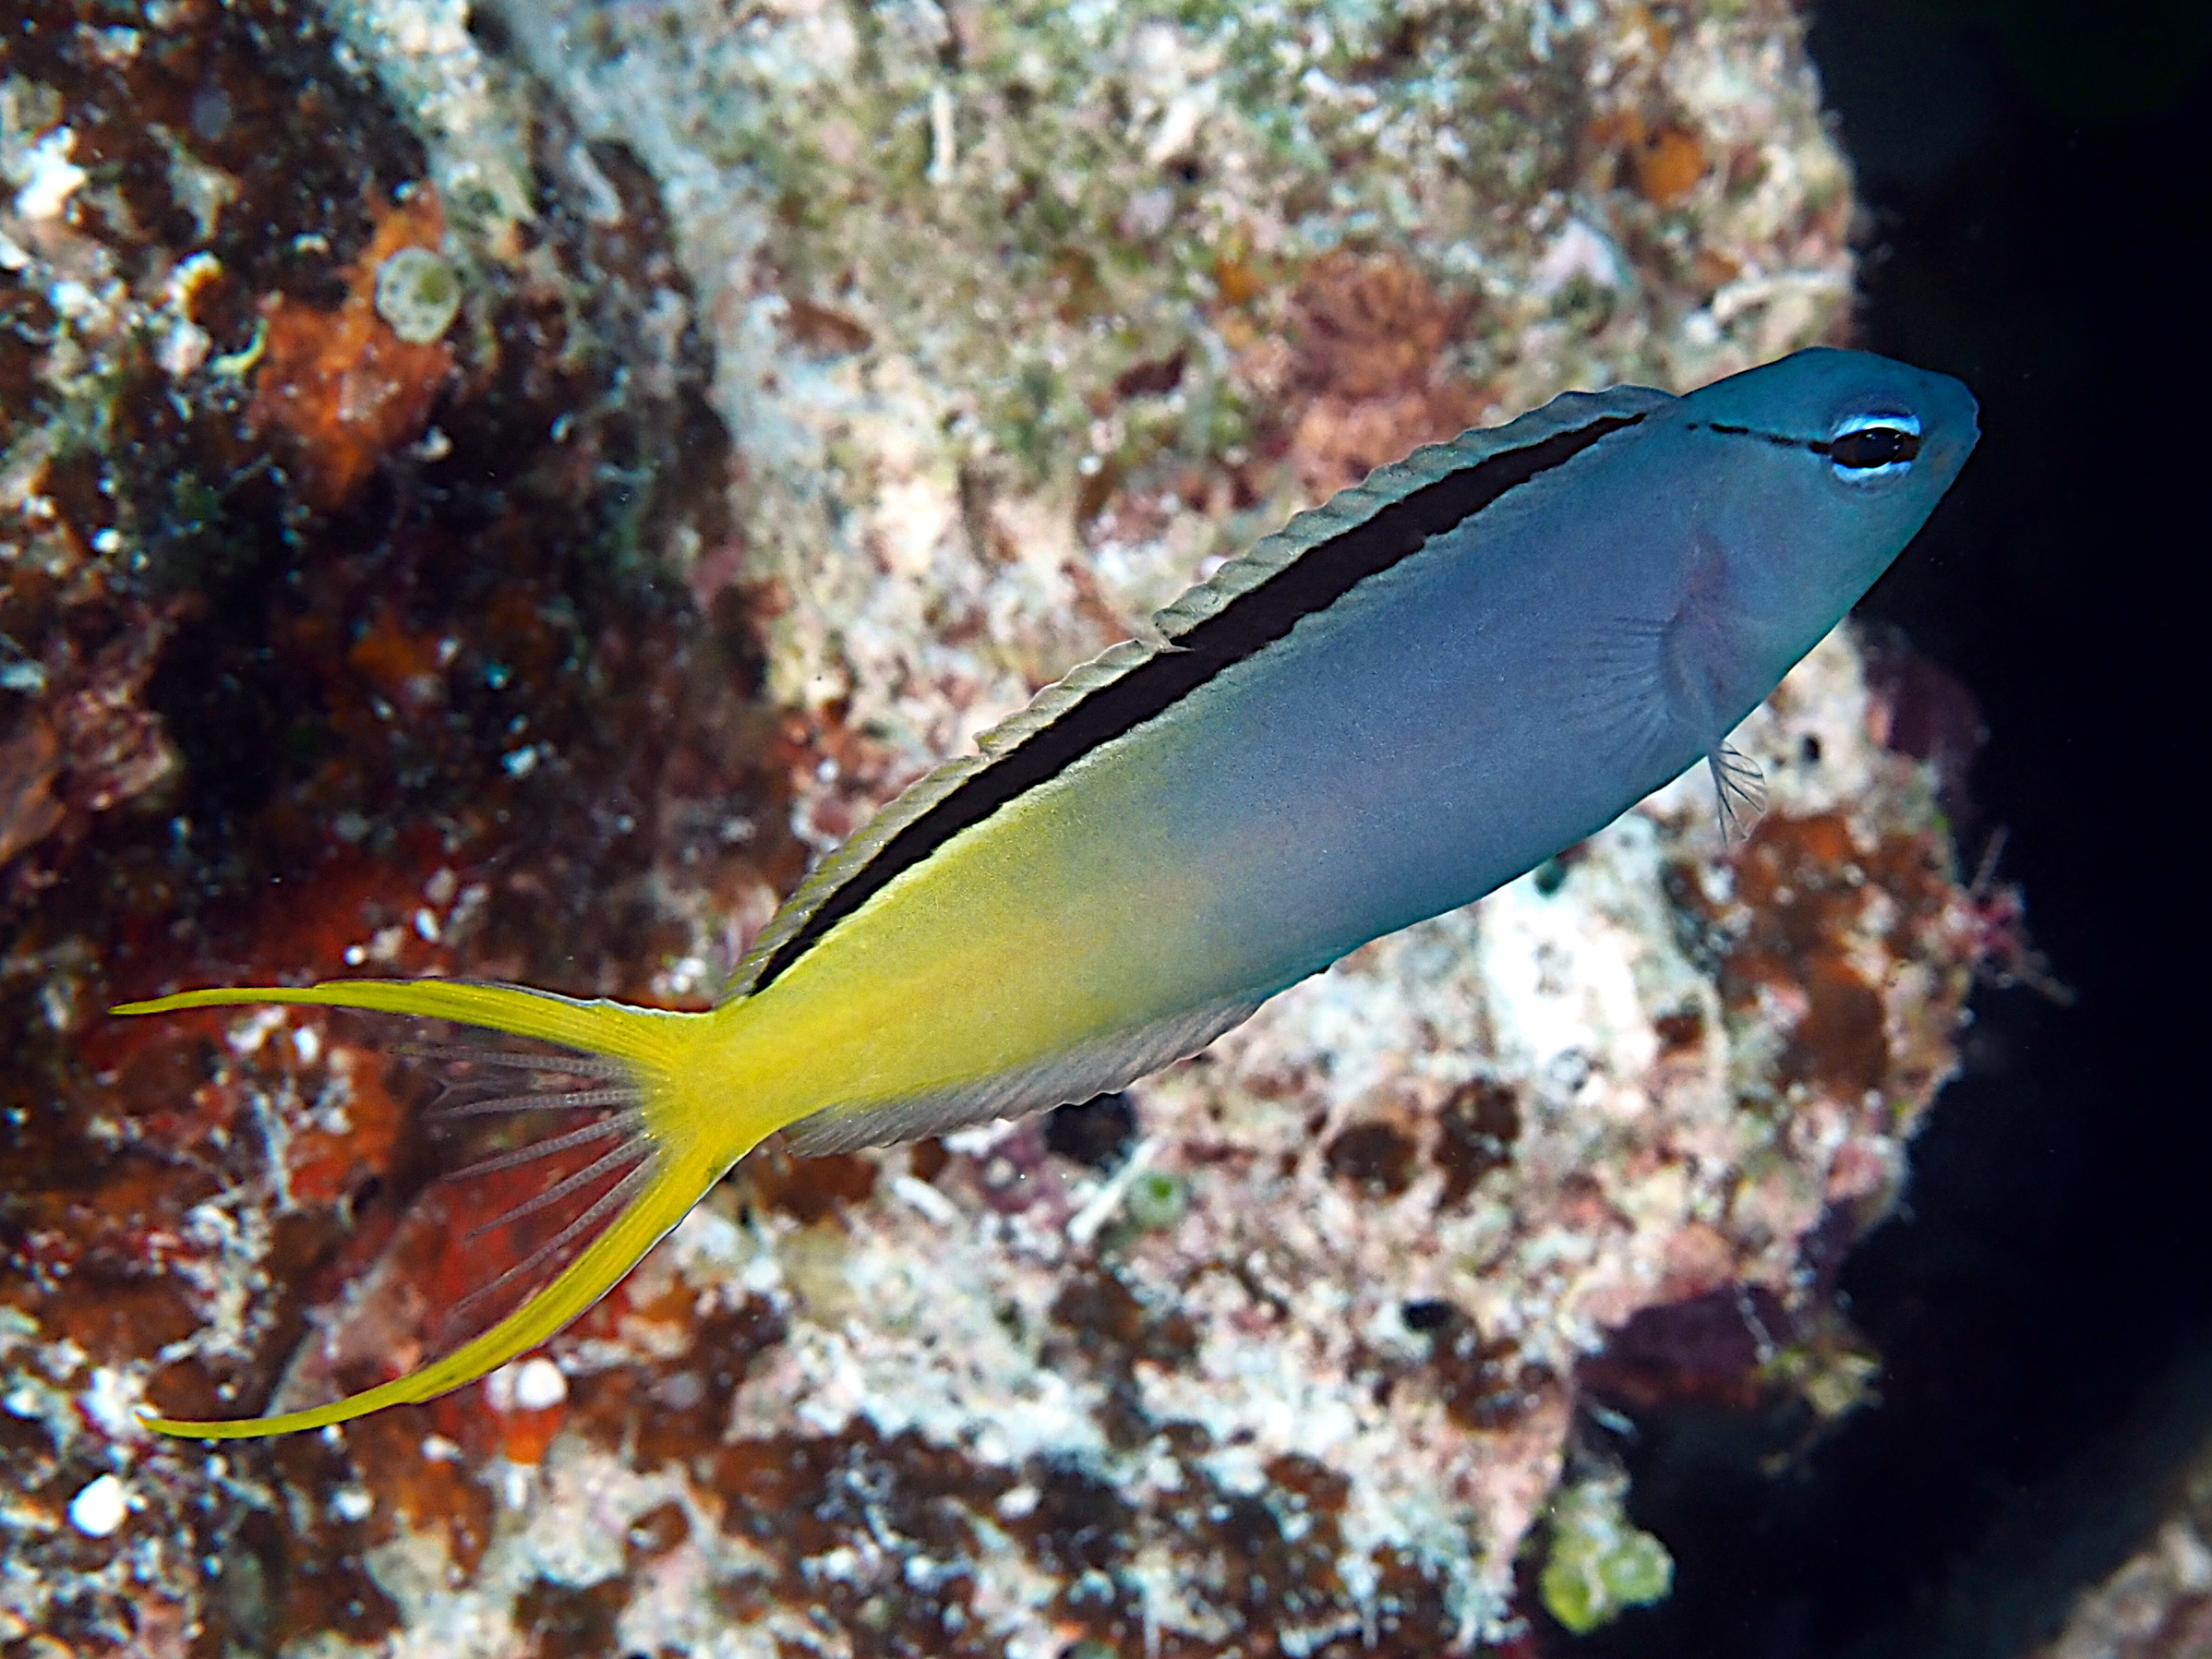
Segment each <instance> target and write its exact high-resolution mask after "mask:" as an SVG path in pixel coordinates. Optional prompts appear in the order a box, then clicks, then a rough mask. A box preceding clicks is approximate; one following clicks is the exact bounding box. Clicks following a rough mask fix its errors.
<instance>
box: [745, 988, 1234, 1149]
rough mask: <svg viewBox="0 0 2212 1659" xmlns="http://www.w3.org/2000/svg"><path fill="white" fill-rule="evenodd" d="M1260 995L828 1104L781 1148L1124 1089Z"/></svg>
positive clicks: (1217, 1030) (1201, 1043)
mask: <svg viewBox="0 0 2212 1659" xmlns="http://www.w3.org/2000/svg"><path fill="white" fill-rule="evenodd" d="M1266 1000H1267V999H1266V998H1265V997H1237V998H1232V999H1230V1000H1226V1001H1223V1002H1219V1003H1208V1004H1205V1005H1204V1006H1203V1007H1198V1008H1193V1009H1191V1010H1190V1011H1188V1012H1187V1013H1184V1014H1177V1015H1172V1016H1169V1017H1168V1018H1166V1019H1162V1020H1157V1021H1155V1022H1153V1023H1152V1024H1151V1025H1148V1026H1138V1027H1136V1028H1134V1029H1131V1030H1126V1031H1117V1032H1114V1033H1113V1034H1112V1035H1111V1036H1108V1037H1101V1038H1096V1039H1093V1040H1090V1041H1088V1042H1081V1043H1077V1044H1076V1045H1075V1046H1074V1047H1073V1048H1069V1049H1065V1050H1063V1051H1062V1052H1059V1053H1057V1054H1054V1055H1052V1057H1050V1058H1049V1059H1045V1060H1041V1061H1039V1062H1037V1063H1036V1064H1032V1065H1028V1066H1020V1067H1016V1068H1015V1069H1014V1070H1011V1071H1004V1072H999V1073H995V1074H993V1075H992V1076H989V1077H981V1078H978V1079H977V1080H976V1081H974V1082H972V1083H964V1084H959V1085H956V1086H955V1087H953V1088H940V1089H932V1090H930V1091H929V1092H927V1093H925V1094H915V1095H907V1096H904V1097H902V1098H900V1099H898V1100H880V1101H873V1102H871V1103H869V1104H866V1105H860V1106H827V1107H824V1108H823V1110H822V1111H820V1112H815V1113H814V1114H813V1115H812V1116H811V1117H804V1118H801V1119H799V1122H797V1123H796V1124H791V1125H790V1126H789V1127H787V1129H785V1130H784V1131H783V1136H782V1138H783V1144H784V1146H785V1147H786V1148H788V1149H789V1150H791V1151H793V1152H796V1153H799V1155H800V1156H802V1157H813V1156H816V1155H818V1154H820V1153H823V1152H851V1151H855V1150H857V1149H858V1148H861V1147H884V1146H890V1145H892V1144H893V1143H895V1142H897V1141H902V1140H917V1139H919V1138H920V1137H921V1136H925V1135H944V1134H947V1133H949V1132H950V1131H952V1130H955V1129H964V1128H966V1127H968V1125H969V1124H987V1123H989V1122H991V1121H992V1119H993V1118H1003V1117H1019V1116H1021V1115H1022V1114H1023V1113H1025V1112H1041V1111H1043V1110H1044V1109H1045V1108H1046V1107H1049V1106H1064V1105H1068V1104H1071V1103H1073V1102H1075V1101H1078V1100H1089V1099H1090V1098H1091V1097H1092V1096H1094V1095H1102V1094H1111V1093H1112V1092H1113V1091H1114V1090H1115V1089H1117V1088H1127V1087H1128V1086H1129V1085H1130V1084H1132V1083H1134V1082H1136V1080H1137V1078H1139V1077H1142V1076H1148V1075H1149V1074H1150V1073H1152V1072H1156V1071H1158V1070H1159V1069H1160V1067H1161V1066H1163V1065H1168V1064H1172V1063H1173V1062H1175V1061H1177V1060H1182V1059H1184V1058H1185V1057H1187V1056H1189V1055H1192V1054H1195V1053H1196V1052H1198V1051H1199V1050H1200V1049H1202V1048H1204V1047H1205V1046H1206V1045H1207V1044H1208V1043H1209V1042H1211V1041H1212V1040H1214V1039H1215V1038H1217V1037H1219V1036H1220V1034H1221V1033H1222V1032H1224V1031H1226V1030H1229V1029H1230V1028H1232V1027H1235V1026H1240V1025H1242V1024H1244V1021H1245V1020H1247V1019H1249V1018H1250V1017H1251V1016H1252V1014H1253V1012H1254V1010H1256V1008H1258V1006H1259V1005H1260V1004H1261V1003H1263V1002H1265V1001H1266Z"/></svg>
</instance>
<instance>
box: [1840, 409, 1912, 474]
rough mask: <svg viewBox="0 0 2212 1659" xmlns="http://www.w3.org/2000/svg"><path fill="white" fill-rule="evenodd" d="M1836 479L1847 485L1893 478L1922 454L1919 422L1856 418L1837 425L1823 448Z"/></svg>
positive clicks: (1909, 418)
mask: <svg viewBox="0 0 2212 1659" xmlns="http://www.w3.org/2000/svg"><path fill="white" fill-rule="evenodd" d="M1821 449H1822V450H1823V451H1824V452H1825V453H1826V454H1827V457H1828V463H1829V464H1830V465H1831V466H1832V467H1833V468H1834V469H1835V475H1836V476H1837V477H1839V478H1841V479H1843V480H1844V481H1845V483H1848V484H1867V483H1871V482H1873V481H1874V480H1876V479H1878V478H1893V477H1896V476H1897V475H1900V474H1903V473H1906V472H1909V471H1911V470H1912V464H1913V462H1914V460H1915V459H1916V458H1917V456H1918V455H1919V453H1920V421H1919V417H1918V416H1917V415H1895V414H1884V415H1846V416H1845V418H1844V419H1842V420H1840V421H1838V422H1837V423H1836V426H1835V430H1834V431H1833V432H1832V433H1830V434H1829V437H1828V441H1827V443H1826V444H1824V445H1822V446H1821Z"/></svg>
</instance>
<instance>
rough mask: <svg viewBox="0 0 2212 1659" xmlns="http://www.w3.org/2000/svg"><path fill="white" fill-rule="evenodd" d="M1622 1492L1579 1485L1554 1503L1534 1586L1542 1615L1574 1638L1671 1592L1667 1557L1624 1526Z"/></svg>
mask: <svg viewBox="0 0 2212 1659" xmlns="http://www.w3.org/2000/svg"><path fill="white" fill-rule="evenodd" d="M1627 1491H1628V1488H1627V1486H1626V1485H1625V1484H1624V1483H1622V1482H1620V1481H1618V1480H1611V1479H1608V1480H1593V1481H1585V1482H1583V1483H1582V1484H1581V1485H1574V1486H1569V1487H1566V1488H1564V1489H1562V1490H1561V1492H1560V1494H1559V1496H1558V1497H1557V1500H1556V1501H1555V1502H1554V1503H1553V1506H1552V1515H1551V1554H1550V1555H1549V1557H1546V1559H1545V1563H1544V1572H1543V1574H1542V1576H1541V1577H1540V1578H1539V1579H1538V1581H1537V1588H1538V1590H1539V1592H1540V1593H1542V1595H1543V1597H1544V1605H1545V1610H1546V1611H1547V1612H1549V1613H1550V1614H1551V1616H1552V1617H1554V1618H1556V1619H1557V1620H1558V1621H1559V1622H1560V1623H1561V1624H1562V1625H1564V1626H1566V1627H1567V1629H1569V1630H1571V1631H1573V1632H1574V1633H1575V1634H1576V1635H1577V1636H1581V1635H1583V1634H1585V1633H1587V1632H1588V1631H1591V1630H1594V1629H1598V1628H1599V1627H1600V1626H1601V1625H1608V1624H1611V1623H1612V1622H1613V1621H1614V1620H1615V1619H1616V1618H1618V1617H1620V1615H1621V1614H1622V1613H1623V1612H1624V1611H1626V1610H1627V1609H1628V1608H1630V1607H1648V1606H1650V1605H1653V1603H1655V1602H1661V1601H1665V1599H1666V1593H1667V1592H1668V1591H1669V1590H1670V1589H1672V1588H1673V1586H1674V1581H1675V1563H1674V1557H1671V1556H1669V1555H1668V1554H1667V1553H1666V1545H1664V1544H1662V1543H1660V1542H1659V1540H1658V1539H1656V1538H1654V1537H1653V1536H1652V1534H1651V1533H1646V1532H1642V1531H1640V1530H1639V1529H1638V1528H1637V1527H1636V1526H1635V1525H1634V1524H1632V1523H1631V1522H1630V1521H1629V1517H1628V1515H1627V1513H1626V1512H1625V1511H1624V1510H1623V1509H1622V1508H1621V1499H1622V1498H1623V1497H1625V1496H1626V1495H1627Z"/></svg>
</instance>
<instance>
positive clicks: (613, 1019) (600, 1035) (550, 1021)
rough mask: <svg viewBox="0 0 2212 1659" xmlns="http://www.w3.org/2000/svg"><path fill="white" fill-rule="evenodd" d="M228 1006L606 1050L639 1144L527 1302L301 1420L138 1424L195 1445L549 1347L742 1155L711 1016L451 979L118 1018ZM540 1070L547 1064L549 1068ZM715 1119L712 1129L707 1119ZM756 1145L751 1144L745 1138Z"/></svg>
mask: <svg viewBox="0 0 2212 1659" xmlns="http://www.w3.org/2000/svg"><path fill="white" fill-rule="evenodd" d="M239 1003H293V1004H310V1005H313V1006H317V1007H324V1008H361V1009H368V1010H372V1011H375V1012H379V1013H387V1014H412V1015H420V1016H426V1017H428V1018H433V1019H450V1020H457V1021H460V1022H463V1023H464V1024H467V1025H472V1026H482V1027H487V1028H490V1029H492V1030H495V1031H505V1032H509V1033H511V1034H512V1035H515V1036H518V1037H529V1038H535V1039H538V1040H543V1041H546V1042H552V1043H558V1044H559V1045H561V1046H562V1047H564V1048H569V1049H574V1050H580V1051H582V1052H585V1053H589V1054H595V1055H603V1056H606V1057H607V1058H609V1059H612V1060H614V1061H616V1062H617V1063H619V1064H620V1066H621V1067H622V1070H623V1073H624V1074H625V1076H626V1079H627V1080H628V1081H629V1082H631V1083H632V1084H634V1086H635V1087H636V1088H637V1089H638V1092H639V1095H640V1097H641V1099H640V1103H639V1109H640V1112H641V1113H642V1116H643V1128H642V1129H641V1130H640V1131H639V1135H640V1136H642V1138H643V1140H644V1141H646V1142H647V1143H649V1144H648V1147H647V1149H646V1151H645V1153H644V1157H643V1162H642V1163H640V1164H639V1165H638V1168H637V1170H636V1171H635V1172H633V1173H632V1175H631V1177H630V1181H631V1184H633V1187H634V1190H632V1191H631V1192H630V1194H629V1196H628V1202H627V1203H625V1204H624V1205H623V1206H622V1208H621V1209H620V1210H619V1213H618V1214H616V1216H615V1217H614V1219H613V1220H611V1221H610V1222H608V1223H607V1228H606V1230H605V1231H604V1232H601V1233H600V1234H599V1235H598V1236H597V1237H595V1238H594V1239H593V1240H592V1241H591V1242H590V1243H589V1244H586V1245H585V1246H584V1248H583V1250H582V1252H581V1253H580V1254H579V1255H578V1256H577V1257H576V1259H575V1260H574V1261H572V1262H571V1263H570V1264H569V1265H568V1266H567V1267H566V1268H563V1269H562V1270H561V1271H560V1273H559V1275H558V1276H557V1277H556V1278H555V1279H554V1280H553V1281H552V1282H551V1283H550V1284H548V1285H547V1286H546V1287H545V1289H544V1290H542V1291H540V1292H538V1293H537V1294H536V1295H535V1296H533V1297H531V1298H530V1299H529V1300H528V1301H526V1302H524V1303H523V1304H522V1305H521V1306H520V1307H518V1308H516V1309H515V1311H514V1312H513V1313H511V1314H510V1315H508V1316H507V1317H505V1318H504V1319H501V1320H500V1321H499V1323H498V1324H496V1325H494V1326H493V1327H492V1328H490V1329H489V1330H487V1331H486V1332H485V1333H484V1334H483V1335H482V1336H479V1337H476V1338H475V1339H474V1340H470V1341H468V1342H466V1343H464V1344H463V1345H462V1346H461V1347H459V1348H457V1349H455V1350H454V1351H453V1352H451V1353H449V1354H446V1355H445V1356H444V1357H442V1358H440V1359H439V1360H436V1361H434V1362H433V1363H432V1364H427V1365H425V1366H423V1367H422V1368H421V1369H420V1370H417V1371H411V1372H409V1373H408V1374H407V1375H406V1376H401V1377H396V1378H394V1379H393V1380H392V1381H391V1382H388V1383H384V1384H382V1385H380V1386H379V1387H377V1388H374V1389H367V1390H365V1391H364V1392H362V1393H359V1394H349V1395H347V1396H346V1397H345V1398H344V1399H343V1400H336V1401H331V1403H330V1404H328V1405H321V1406H316V1407H314V1408H313V1409H312V1410H309V1411H304V1412H283V1413H278V1414H276V1415H275V1416H270V1417H248V1418H241V1419H236V1420H232V1421H221V1422H211V1423H192V1422H184V1421H180V1420H178V1419H175V1418H171V1417H157V1416H148V1417H146V1418H145V1419H144V1422H145V1424H146V1425H147V1426H148V1427H149V1428H151V1429H156V1430H158V1431H160V1432H161V1433H162V1434H165V1435H182V1436H187V1437H193V1438H197V1439H203V1440H239V1439H246V1438H250V1437H255V1436H258V1435H289V1434H296V1433H298V1432H299V1431H300V1430H302V1429H310V1428H322V1427H324V1426H325V1425H329V1424H332V1423H343V1422H346V1421H347V1420H348V1419H350V1418H354V1417H359V1416H363V1415H365V1414H366V1413H369V1412H374V1411H379V1410H381V1409H382V1408H384V1407H385V1406H388V1405H404V1404H410V1403H413V1402H415V1401H424V1400H429V1399H431V1398H433V1397H434V1396H437V1395H439V1394H443V1393H445V1392H447V1391H448V1390H449V1389H457V1388H459V1387H461V1386H462V1385H463V1383H466V1382H471V1381H474V1380H475V1378H477V1377H479V1376H484V1375H485V1374H486V1373H487V1372H488V1371H492V1370H496V1369H497V1368H498V1367H499V1366H500V1365H503V1364H506V1363H507V1362H508V1361H509V1360H511V1359H513V1358H515V1357H516V1356H517V1355H519V1354H522V1353H524V1352H527V1351H529V1350H530V1349H532V1348H534V1347H535V1346H536V1345H537V1344H538V1343H540V1342H542V1341H544V1340H546V1339H547V1338H548V1337H550V1336H551V1335H553V1333H554V1332H555V1331H557V1330H559V1328H561V1327H562V1326H564V1325H566V1324H567V1323H568V1322H569V1321H570V1320H571V1319H573V1318H574V1317H575V1316H577V1315H578V1314H581V1313H582V1312H583V1310H584V1309H585V1308H587V1307H589V1306H591V1304H593V1303H595V1302H596V1301H597V1300H598V1299H599V1298H600V1297H602V1296H604V1295H605V1294H607V1292H608V1291H610V1290H612V1289H613V1288H614V1287H615V1285H616V1284H617V1283H619V1281H620V1280H621V1279H622V1276H623V1275H624V1274H626V1273H628V1272H629V1271H630V1269H631V1268H633V1267H635V1266H636V1265H637V1263H638V1261H639V1260H640V1258H642V1257H643V1256H644V1254H645V1252H646V1251H648V1250H650V1249H651V1248H652V1247H653V1245H654V1244H655V1242H656V1241H658V1240H659V1239H660V1237H661V1236H662V1234H664V1233H666V1232H667V1231H668V1230H669V1229H670V1228H671V1227H673V1226H675V1225H676V1223H677V1222H678V1221H679V1220H682V1219H683V1217H684V1214H685V1212H687V1211H688V1210H689V1209H690V1208H691V1206H692V1205H694V1204H696V1203H697V1202H698V1201H699V1200H700V1198H701V1197H702V1196H704V1195H705V1193H706V1190H707V1189H708V1188H709V1187H711V1186H712V1185H714V1184H715V1182H716V1181H717V1180H719V1179H720V1178H721V1176H722V1174H723V1172H725V1171H726V1170H727V1169H728V1168H729V1166H730V1165H731V1164H732V1163H734V1162H735V1161H736V1160H738V1159H739V1157H741V1156H742V1155H743V1154H744V1153H745V1152H746V1151H749V1150H750V1149H751V1140H744V1141H742V1142H741V1144H735V1145H733V1144H732V1143H731V1141H730V1139H729V1136H728V1134H727V1118H726V1117H724V1114H722V1113H719V1112H711V1110H710V1107H711V1103H710V1102H707V1101H704V1100H701V1099H699V1098H698V1094H697V1090H698V1088H699V1084H700V1081H701V1077H702V1072H703V1068H702V1067H700V1066H699V1065H698V1064H696V1057H697V1053H698V1047H699V1043H700V1040H701V1039H702V1038H703V1034H704V1032H705V1029H706V1028H707V1026H708V1024H709V1023H710V1022H711V1021H713V1020H714V1019H715V1017H716V1016H715V1015H708V1014H672V1013H667V1012H664V1011H662V1010H658V1009H652V1008H633V1007H630V1006H628V1005H626V1004H621V1003H610V1002H590V1003H585V1002H576V1001H573V1000H571V999H570V998H567V997H560V996H554V995H551V994H549V993H547V992H537V991H527V990H523V989H522V988H520V987H517V986H510V985H481V984H469V983H465V982H461V981H455V980H416V981H403V980H337V981H333V982H331V983H329V984H322V985H311V986H307V987H305V988H303V989H299V990H285V989H280V988H243V989H235V990H219V991H186V992H178V993H177V994H175V995H174V996H164V997H156V998H154V999H153V1000H151V1001H150V1002H143V1003H126V1004H122V1005H121V1006H119V1007H117V1008H116V1009H115V1010H114V1012H115V1013H117V1014H166V1013H169V1012H172V1011H173V1010H175V1009H179V1008H208V1007H217V1006H222V1005H226V1004H239ZM548 1069H558V1063H550V1064H549V1066H548ZM710 1117H714V1118H723V1124H721V1125H717V1126H720V1127H723V1128H724V1132H723V1133H720V1134H716V1133H712V1132H710V1129H709V1119H710ZM755 1138H757V1136H755Z"/></svg>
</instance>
